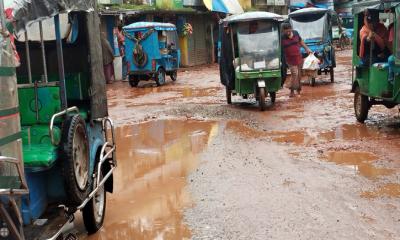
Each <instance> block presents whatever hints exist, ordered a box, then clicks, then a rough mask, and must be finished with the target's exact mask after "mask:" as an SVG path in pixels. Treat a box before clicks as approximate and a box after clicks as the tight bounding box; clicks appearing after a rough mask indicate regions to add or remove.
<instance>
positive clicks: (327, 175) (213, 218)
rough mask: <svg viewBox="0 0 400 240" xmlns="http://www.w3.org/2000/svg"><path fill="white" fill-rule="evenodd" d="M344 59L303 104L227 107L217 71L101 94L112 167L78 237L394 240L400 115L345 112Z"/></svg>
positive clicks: (398, 219) (347, 82) (399, 215)
mask: <svg viewBox="0 0 400 240" xmlns="http://www.w3.org/2000/svg"><path fill="white" fill-rule="evenodd" d="M350 54H351V52H350V51H348V50H347V51H342V52H339V53H338V60H337V63H338V67H337V69H336V73H335V74H336V79H335V83H334V84H331V83H330V81H329V76H321V77H319V78H318V79H317V86H315V87H310V86H309V85H308V83H307V81H306V80H305V82H304V85H303V86H304V87H303V92H302V94H301V96H298V97H295V98H289V97H288V95H289V92H288V90H286V89H283V90H281V91H280V92H279V93H278V96H277V100H276V104H275V105H274V106H269V107H268V110H267V111H265V112H260V111H259V110H258V107H257V105H256V104H255V100H254V99H249V100H241V99H239V98H233V101H234V102H235V103H234V104H233V105H230V106H229V105H227V104H226V101H225V90H224V88H223V87H222V86H221V85H220V83H219V75H218V67H217V66H215V65H212V66H204V67H198V68H193V69H184V70H182V71H180V72H179V75H178V80H177V81H176V82H171V81H168V83H167V85H165V86H163V87H158V88H156V87H154V85H153V84H152V83H150V82H142V83H141V84H140V86H139V88H130V87H129V86H128V83H127V82H119V83H114V84H113V85H110V86H109V88H108V96H109V106H110V115H111V117H112V118H113V119H114V121H115V122H116V126H117V129H116V132H117V148H118V149H117V157H118V169H117V171H116V172H115V177H114V194H109V195H107V198H108V199H107V209H106V219H105V222H104V227H103V228H102V229H101V230H100V231H99V232H98V233H97V234H95V235H92V236H86V234H85V233H84V230H83V229H84V228H83V225H82V221H81V219H79V218H78V219H77V220H76V221H75V226H76V228H77V229H78V230H79V231H80V232H79V236H80V238H82V239H91V240H94V239H113V240H119V239H400V157H399V156H400V118H399V114H398V109H392V110H388V109H386V108H384V107H373V108H372V110H371V112H370V117H369V119H368V120H367V121H366V123H365V124H364V125H363V124H358V123H357V122H356V120H355V117H354V113H353V95H352V94H351V93H349V89H350V88H351V87H350V86H351V65H350V64H351V60H350Z"/></svg>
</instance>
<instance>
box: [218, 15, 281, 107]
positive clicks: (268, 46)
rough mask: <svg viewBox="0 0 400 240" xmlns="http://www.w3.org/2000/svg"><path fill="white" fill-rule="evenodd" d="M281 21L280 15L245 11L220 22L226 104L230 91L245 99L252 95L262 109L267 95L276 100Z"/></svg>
mask: <svg viewBox="0 0 400 240" xmlns="http://www.w3.org/2000/svg"><path fill="white" fill-rule="evenodd" d="M282 21H283V17H282V16H280V15H277V14H274V13H269V12H247V13H242V14H237V15H233V16H230V17H227V18H225V19H224V20H222V21H221V23H220V50H221V53H220V54H221V55H220V59H219V66H220V77H221V82H222V84H223V85H225V87H226V97H227V102H228V104H231V103H232V94H235V95H240V96H242V97H243V98H245V99H247V97H248V96H249V95H252V94H253V95H254V96H255V98H256V100H257V101H258V102H259V106H260V110H262V111H263V110H265V109H266V97H267V94H269V96H270V98H271V102H272V103H274V102H275V98H276V92H277V91H278V90H279V89H280V87H281V81H282V74H281V50H280V23H281V22H282Z"/></svg>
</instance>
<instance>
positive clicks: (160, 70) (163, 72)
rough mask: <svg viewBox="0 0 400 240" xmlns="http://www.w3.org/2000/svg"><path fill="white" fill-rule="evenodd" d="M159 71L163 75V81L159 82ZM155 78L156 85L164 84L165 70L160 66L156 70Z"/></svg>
mask: <svg viewBox="0 0 400 240" xmlns="http://www.w3.org/2000/svg"><path fill="white" fill-rule="evenodd" d="M160 73H161V74H162V75H163V79H164V81H163V82H160V79H159V78H158V75H159V74H160ZM155 80H156V84H157V86H158V87H159V86H161V85H164V84H165V70H164V68H161V67H160V68H159V69H158V70H157V72H156V77H155Z"/></svg>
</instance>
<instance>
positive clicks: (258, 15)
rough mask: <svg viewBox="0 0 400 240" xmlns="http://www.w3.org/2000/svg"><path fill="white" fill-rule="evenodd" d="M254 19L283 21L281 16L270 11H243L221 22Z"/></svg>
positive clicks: (228, 22)
mask: <svg viewBox="0 0 400 240" xmlns="http://www.w3.org/2000/svg"><path fill="white" fill-rule="evenodd" d="M255 20H272V21H278V22H281V21H283V20H284V19H283V17H282V16H281V15H278V14H275V13H270V12H261V11H260V12H245V13H240V14H235V15H232V16H229V17H227V18H225V19H224V20H223V23H226V24H230V23H236V22H249V21H255Z"/></svg>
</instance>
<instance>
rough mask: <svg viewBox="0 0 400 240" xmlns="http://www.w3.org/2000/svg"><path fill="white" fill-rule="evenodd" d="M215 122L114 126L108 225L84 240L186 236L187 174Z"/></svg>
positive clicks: (203, 146) (106, 219)
mask: <svg viewBox="0 0 400 240" xmlns="http://www.w3.org/2000/svg"><path fill="white" fill-rule="evenodd" d="M217 130H218V124H217V123H216V122H202V121H177V120H165V121H151V122H146V123H142V124H138V125H131V126H122V127H119V128H117V129H116V135H117V158H118V168H117V170H116V172H115V174H114V193H113V194H108V195H107V197H108V199H107V210H106V211H107V212H106V218H105V222H104V227H103V228H102V229H101V230H100V231H99V232H98V233H97V234H95V235H92V236H90V237H85V236H83V237H82V239H91V240H93V239H114V240H119V239H121V240H122V239H124V240H125V239H188V238H190V237H191V232H190V229H189V228H188V227H187V226H186V225H185V224H184V222H183V219H182V218H183V217H182V211H183V209H184V208H186V207H190V206H191V205H192V201H191V197H190V195H189V193H188V192H187V191H186V183H187V179H186V177H187V176H188V174H189V173H190V172H191V171H193V170H195V169H196V167H197V164H198V155H199V153H201V152H202V151H203V150H204V149H205V148H207V146H208V145H209V144H210V142H211V141H212V138H213V136H214V135H215V134H216V132H217Z"/></svg>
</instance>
